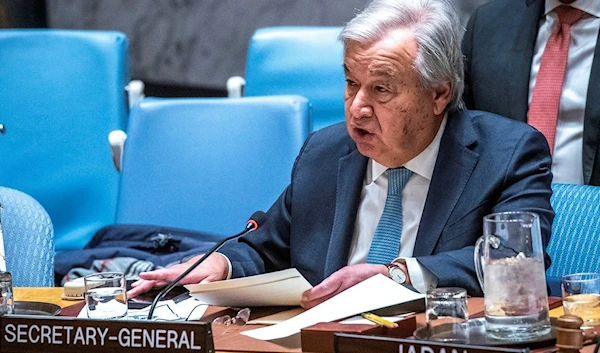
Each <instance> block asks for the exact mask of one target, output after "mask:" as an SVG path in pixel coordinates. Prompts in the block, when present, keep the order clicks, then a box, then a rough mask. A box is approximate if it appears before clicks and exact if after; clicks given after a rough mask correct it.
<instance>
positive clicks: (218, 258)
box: [127, 253, 229, 298]
mask: <svg viewBox="0 0 600 353" xmlns="http://www.w3.org/2000/svg"><path fill="white" fill-rule="evenodd" d="M202 256H203V255H198V256H194V257H193V258H191V259H190V260H188V261H187V262H184V263H181V264H177V265H174V266H171V267H168V268H164V269H160V270H156V271H151V272H142V273H140V278H141V279H140V280H139V281H136V282H134V283H133V284H132V285H131V290H130V291H129V292H127V298H133V297H136V296H138V295H140V294H142V293H146V292H148V291H149V290H151V289H153V288H159V287H164V286H166V285H168V284H169V283H171V282H172V281H173V280H175V279H176V278H177V277H179V275H181V274H182V273H183V272H185V271H186V270H187V269H188V268H190V266H192V264H193V263H194V262H196V261H197V260H198V259H200V258H201V257H202ZM228 271H229V263H228V262H227V259H226V258H225V256H223V255H221V254H219V253H214V254H212V255H210V256H209V257H207V258H206V260H204V262H203V263H202V264H200V266H198V267H197V268H195V269H194V270H193V271H192V272H190V273H189V274H188V275H187V276H185V277H184V278H183V279H182V280H181V281H180V282H179V283H181V284H195V283H207V282H215V281H220V280H223V279H225V278H227V275H228Z"/></svg>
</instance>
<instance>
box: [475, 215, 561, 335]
mask: <svg viewBox="0 0 600 353" xmlns="http://www.w3.org/2000/svg"><path fill="white" fill-rule="evenodd" d="M475 269H476V270H477V277H478V279H479V282H480V284H481V288H483V292H484V303H485V326H486V334H487V336H489V337H490V338H492V339H499V340H508V341H527V340H531V339H534V338H536V337H539V336H543V335H546V334H548V333H550V320H549V313H548V311H549V310H548V293H547V290H546V274H545V267H544V248H543V247H542V238H541V232H540V219H539V216H538V215H537V214H535V213H532V212H520V211H518V212H501V213H494V214H490V215H487V216H485V217H484V218H483V236H482V237H481V238H480V239H479V240H478V241H477V243H476V244H475Z"/></svg>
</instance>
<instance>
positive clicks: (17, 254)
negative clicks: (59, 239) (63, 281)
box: [0, 187, 54, 287]
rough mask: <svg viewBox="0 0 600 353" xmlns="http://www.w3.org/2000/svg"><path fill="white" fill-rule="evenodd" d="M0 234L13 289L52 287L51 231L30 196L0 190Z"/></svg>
mask: <svg viewBox="0 0 600 353" xmlns="http://www.w3.org/2000/svg"><path fill="white" fill-rule="evenodd" d="M0 206H1V208H0V232H1V233H2V235H3V239H4V252H5V255H6V269H7V270H8V271H10V272H11V273H12V276H13V285H14V286H15V287H52V286H53V285H54V231H53V228H52V222H51V221H50V217H49V216H48V213H47V212H46V211H45V210H44V208H43V207H42V206H41V205H40V203H39V202H37V201H36V200H35V199H33V198H32V197H31V196H29V195H27V194H25V193H23V192H21V191H17V190H14V189H11V188H6V187H0Z"/></svg>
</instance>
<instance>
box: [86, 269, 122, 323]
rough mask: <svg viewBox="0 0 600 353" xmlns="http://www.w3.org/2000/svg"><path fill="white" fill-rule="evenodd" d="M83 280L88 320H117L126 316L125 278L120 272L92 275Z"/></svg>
mask: <svg viewBox="0 0 600 353" xmlns="http://www.w3.org/2000/svg"><path fill="white" fill-rule="evenodd" d="M83 279H84V286H85V306H86V309H87V314H88V317H89V318H90V319H117V318H122V317H124V316H126V315H127V291H126V284H125V276H124V275H123V274H122V273H121V272H104V273H94V274H91V275H87V276H85V277H84V278H83Z"/></svg>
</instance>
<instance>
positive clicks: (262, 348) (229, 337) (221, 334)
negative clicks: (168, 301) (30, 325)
mask: <svg viewBox="0 0 600 353" xmlns="http://www.w3.org/2000/svg"><path fill="white" fill-rule="evenodd" d="M62 292H63V289H62V288H60V287H54V288H14V297H15V300H19V301H42V302H48V303H53V304H57V305H59V306H60V307H61V308H65V307H68V306H71V305H77V304H79V305H81V303H82V301H81V300H79V301H71V300H62V298H61V294H62ZM483 309H484V306H483V298H469V314H470V315H471V316H477V315H478V314H479V315H481V313H482V312H483ZM219 310H222V309H216V308H210V309H209V310H208V311H207V315H215V314H218V313H219ZM561 314H562V309H561V308H560V307H559V308H556V309H553V310H552V311H551V316H554V317H557V316H560V315H561ZM423 325H425V315H424V314H418V315H417V326H419V327H421V326H423ZM257 327H259V326H255V325H252V326H250V325H247V326H244V327H241V328H237V327H235V328H229V329H226V330H223V329H222V328H219V327H217V326H215V327H213V331H214V336H213V339H214V343H215V349H216V350H217V352H220V353H225V352H271V353H292V352H293V353H297V352H302V350H301V348H300V338H299V337H292V338H290V339H283V340H278V341H269V342H265V341H259V340H255V339H253V338H250V337H247V336H243V335H240V334H239V333H240V332H242V331H245V330H249V329H254V328H257ZM296 336H299V335H296ZM593 350H594V346H593V345H590V346H586V347H584V348H583V349H582V350H581V352H582V353H592V352H593ZM553 351H554V350H552V349H551V348H549V349H547V350H545V352H553Z"/></svg>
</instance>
